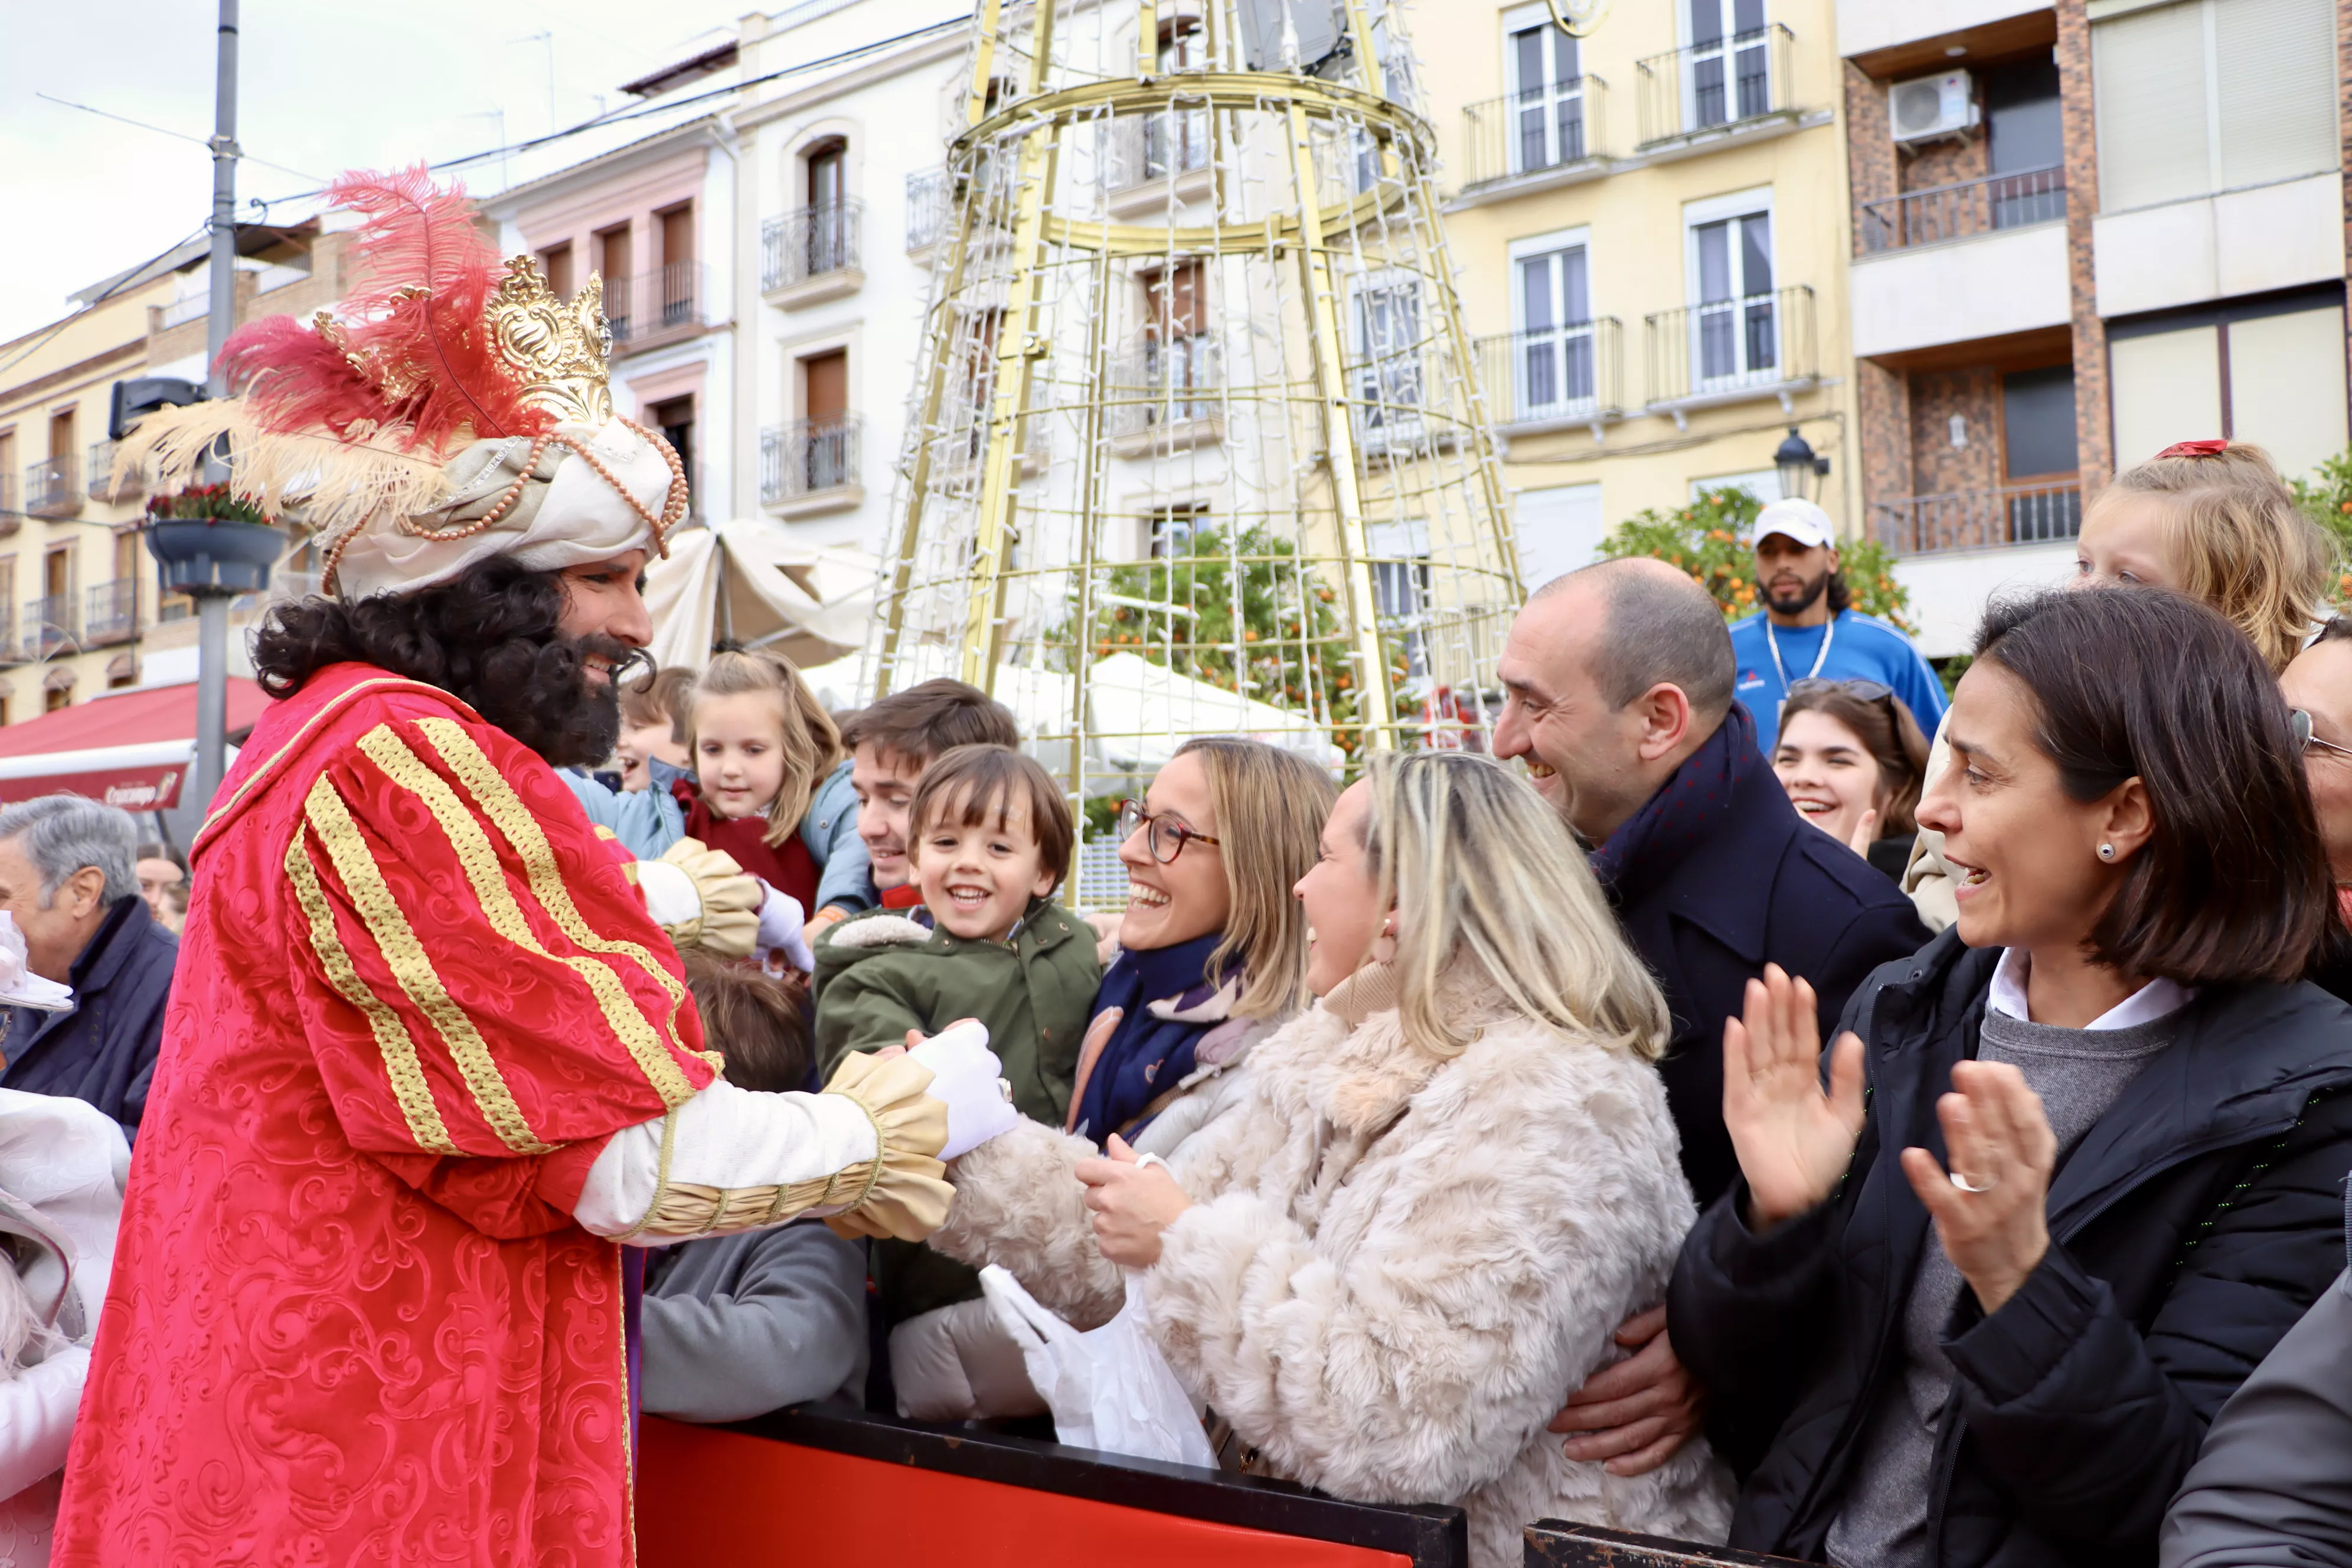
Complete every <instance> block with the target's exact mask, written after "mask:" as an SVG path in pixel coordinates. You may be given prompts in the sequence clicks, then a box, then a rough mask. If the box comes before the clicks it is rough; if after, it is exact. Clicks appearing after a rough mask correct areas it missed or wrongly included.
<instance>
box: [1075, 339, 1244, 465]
mask: <svg viewBox="0 0 2352 1568" xmlns="http://www.w3.org/2000/svg"><path fill="white" fill-rule="evenodd" d="M1222 369H1223V362H1222V360H1221V359H1220V357H1219V355H1218V353H1217V344H1216V340H1215V339H1213V338H1212V337H1211V336H1209V334H1207V333H1206V332H1196V333H1192V334H1188V335H1186V336H1183V337H1171V338H1168V339H1166V340H1164V341H1163V340H1161V339H1159V338H1156V337H1155V338H1147V339H1145V340H1144V342H1143V343H1142V346H1140V347H1139V348H1137V349H1135V350H1133V351H1132V352H1130V353H1126V354H1122V355H1119V356H1118V357H1117V358H1115V359H1113V360H1112V361H1111V363H1110V364H1109V366H1108V370H1107V373H1106V374H1105V375H1104V378H1103V381H1104V395H1105V398H1106V401H1107V402H1108V404H1109V411H1110V445H1111V450H1112V451H1113V452H1114V453H1115V454H1117V455H1118V456H1119V457H1122V458H1143V457H1153V456H1159V455H1162V454H1166V453H1169V452H1179V451H1183V450H1186V449H1187V448H1190V447H1200V446H1206V445H1210V444H1213V443H1214V442H1216V441H1219V440H1221V439H1223V436H1224V405H1223V398H1222V397H1221V396H1220V395H1219V389H1220V388H1221V387H1222V386H1223V381H1224V378H1223V374H1221V373H1222Z"/></svg>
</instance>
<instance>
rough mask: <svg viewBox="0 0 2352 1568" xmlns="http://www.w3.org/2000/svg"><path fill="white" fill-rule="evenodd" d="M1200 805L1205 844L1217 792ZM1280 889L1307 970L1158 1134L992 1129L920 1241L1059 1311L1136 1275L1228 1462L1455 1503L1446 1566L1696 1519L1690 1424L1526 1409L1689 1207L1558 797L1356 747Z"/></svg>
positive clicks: (1607, 1331)
mask: <svg viewBox="0 0 2352 1568" xmlns="http://www.w3.org/2000/svg"><path fill="white" fill-rule="evenodd" d="M1179 760H1180V761H1181V760H1182V759H1179ZM1171 765H1172V764H1171ZM1167 777H1168V773H1167V770H1163V771H1162V772H1161V774H1160V779H1159V780H1155V781H1154V783H1153V787H1152V795H1151V799H1150V803H1149V809H1150V811H1152V812H1153V813H1154V814H1157V813H1160V812H1164V811H1167V810H1170V809H1171V800H1172V799H1174V798H1175V796H1173V795H1171V792H1169V791H1166V790H1163V789H1161V788H1160V784H1161V783H1162V782H1164V781H1166V780H1167ZM1196 804H1205V803H1196ZM1194 826H1201V825H1198V824H1195V825H1194ZM1216 826H1217V828H1218V830H1219V831H1218V832H1217V833H1216V834H1215V835H1214V836H1215V837H1220V838H1223V839H1224V840H1225V842H1224V843H1223V845H1222V846H1220V847H1221V848H1222V849H1223V850H1224V851H1225V852H1226V853H1227V854H1229V855H1230V854H1231V853H1233V852H1234V849H1235V845H1234V838H1233V834H1232V829H1233V827H1234V817H1233V815H1232V813H1230V812H1227V813H1226V814H1224V815H1223V816H1221V817H1219V818H1218V819H1217V822H1216ZM1200 847H1201V846H1200V845H1199V844H1198V843H1197V842H1190V843H1188V844H1187V845H1186V847H1184V850H1183V853H1182V855H1181V857H1179V858H1177V859H1175V860H1174V861H1172V862H1170V863H1169V864H1171V865H1181V864H1183V863H1185V862H1188V861H1190V860H1191V859H1192V855H1193V853H1194V852H1195V850H1197V849H1198V848H1200ZM1129 864H1130V866H1132V865H1133V862H1132V861H1130V862H1129ZM1153 864H1154V866H1160V862H1159V861H1158V860H1156V859H1155V860H1154V862H1153ZM1146 875H1149V876H1152V877H1154V879H1155V880H1158V879H1160V878H1159V873H1158V872H1147V873H1146ZM1173 901H1174V900H1171V905H1172V903H1173ZM1296 902H1297V910H1298V911H1299V914H1298V915H1297V919H1298V920H1299V921H1300V924H1301V925H1302V926H1304V925H1307V924H1309V923H1311V926H1312V929H1313V938H1312V942H1311V946H1310V947H1309V949H1308V952H1307V963H1306V966H1305V968H1304V971H1303V973H1302V974H1301V978H1302V979H1303V981H1304V983H1305V984H1306V985H1307V988H1308V989H1309V990H1311V991H1312V992H1314V994H1316V995H1317V997H1318V998H1319V1000H1318V1002H1317V1003H1316V1004H1315V1005H1313V1006H1312V1007H1310V1008H1309V1009H1307V1011H1306V1012H1304V1013H1302V1014H1300V1015H1299V1016H1297V1017H1295V1018H1293V1019H1292V1020H1291V1021H1290V1022H1289V1023H1288V1024H1286V1026H1283V1027H1282V1028H1280V1029H1278V1030H1276V1032H1275V1033H1273V1034H1272V1035H1270V1036H1268V1037H1266V1038H1265V1039H1264V1040H1263V1041H1261V1042H1260V1043H1259V1044H1258V1045H1257V1046H1256V1047H1255V1048H1254V1049H1253V1051H1252V1052H1251V1055H1250V1065H1249V1073H1248V1079H1247V1084H1246V1088H1245V1089H1244V1092H1243V1094H1242V1096H1241V1097H1240V1100H1239V1102H1238V1103H1237V1104H1235V1105H1234V1106H1233V1107H1232V1108H1231V1109H1230V1110H1227V1111H1226V1112H1225V1113H1224V1114H1223V1115H1222V1116H1220V1117H1219V1118H1217V1119H1216V1120H1215V1121H1213V1122H1212V1123H1210V1124H1209V1125H1208V1126H1207V1127H1205V1128H1203V1129H1202V1130H1201V1131H1196V1132H1194V1133H1192V1135H1191V1136H1190V1137H1188V1138H1186V1139H1184V1140H1183V1141H1182V1142H1181V1144H1179V1145H1178V1146H1176V1147H1175V1148H1174V1149H1173V1150H1172V1151H1171V1152H1170V1153H1169V1154H1168V1156H1167V1157H1166V1158H1165V1159H1164V1160H1155V1159H1152V1158H1150V1156H1149V1155H1144V1156H1141V1157H1139V1155H1138V1153H1137V1152H1136V1150H1135V1149H1134V1148H1131V1147H1129V1144H1128V1143H1127V1142H1126V1141H1125V1140H1124V1139H1122V1138H1121V1137H1119V1136H1118V1133H1117V1132H1116V1131H1112V1132H1110V1133H1109V1135H1108V1140H1107V1146H1106V1148H1105V1150H1104V1156H1107V1157H1098V1156H1097V1154H1096V1150H1095V1146H1094V1145H1093V1144H1092V1143H1091V1142H1087V1141H1085V1140H1081V1139H1077V1138H1072V1137H1067V1136H1063V1137H1058V1138H1051V1137H1045V1136H1040V1135H1038V1134H1042V1131H1043V1130H1042V1129H1040V1130H1036V1132H1035V1133H1032V1132H1031V1131H1030V1130H1029V1129H1018V1130H1015V1131H1013V1132H1008V1133H1006V1134H1004V1135H1003V1136H1002V1137H1000V1138H997V1139H995V1140H994V1141H993V1142H990V1143H987V1144H985V1145H983V1146H982V1147H981V1148H978V1149H975V1150H973V1151H972V1152H971V1153H969V1154H967V1155H965V1156H964V1157H963V1158H962V1159H961V1160H959V1161H958V1162H957V1163H956V1164H955V1167H954V1172H953V1177H952V1179H953V1181H954V1183H955V1186H956V1202H955V1209H954V1212H953V1214H952V1215H950V1217H949V1221H948V1224H947V1226H945V1227H944V1228H943V1229H941V1230H940V1232H939V1233H938V1235H937V1236H935V1237H933V1244H934V1245H935V1246H938V1247H940V1248H941V1249H942V1250H943V1251H946V1252H948V1253H949V1254H950V1256H952V1257H957V1258H962V1259H963V1260H964V1261H966V1262H968V1263H974V1264H988V1263H994V1264H999V1265H1002V1266H1003V1267H1004V1268H1007V1269H1009V1270H1011V1271H1012V1273H1013V1275H1014V1277H1015V1278H1017V1279H1020V1281H1021V1282H1022V1283H1023V1284H1024V1286H1026V1287H1027V1288H1028V1289H1029V1290H1030V1291H1031V1293H1032V1294H1034V1296H1035V1297H1036V1298H1037V1299H1038V1300H1040V1301H1042V1302H1044V1303H1045V1305H1047V1306H1049V1307H1051V1308H1053V1309H1054V1310H1056V1311H1059V1312H1061V1313H1063V1314H1065V1315H1066V1317H1067V1318H1068V1319H1069V1320H1070V1321H1072V1322H1074V1323H1076V1324H1078V1325H1079V1326H1080V1327H1091V1326H1093V1325H1095V1324H1097V1323H1100V1322H1102V1321H1106V1320H1107V1319H1108V1318H1109V1317H1110V1316H1111V1315H1112V1313H1113V1312H1114V1311H1116V1310H1118V1307H1119V1306H1120V1304H1121V1302H1122V1301H1123V1300H1124V1295H1125V1279H1126V1276H1127V1275H1128V1274H1129V1272H1130V1271H1135V1272H1139V1274H1140V1277H1141V1283H1142V1285H1143V1288H1144V1293H1145V1296H1146V1298H1147V1300H1148V1301H1149V1306H1150V1333H1151V1337H1152V1339H1153V1341H1154V1342H1155V1343H1157V1344H1158V1345H1159V1347H1160V1350H1161V1351H1162V1352H1163V1353H1164V1354H1165V1355H1166V1356H1167V1358H1168V1363H1169V1366H1170V1368H1171V1370H1172V1371H1173V1372H1174V1373H1175V1374H1176V1376H1177V1379H1178V1380H1179V1381H1180V1382H1181V1384H1183V1385H1184V1387H1185V1389H1186V1390H1187V1392H1189V1393H1190V1394H1192V1396H1193V1397H1194V1399H1195V1400H1197V1401H1199V1402H1201V1403H1202V1404H1205V1405H1207V1406H1208V1408H1209V1410H1210V1412H1211V1413H1212V1419H1211V1420H1210V1422H1209V1433H1210V1438H1211V1441H1212V1442H1213V1444H1214V1445H1215V1446H1216V1447H1218V1448H1219V1450H1220V1453H1221V1456H1222V1457H1223V1458H1224V1459H1225V1460H1226V1461H1227V1462H1228V1463H1229V1464H1232V1465H1234V1466H1236V1467H1238V1468H1242V1469H1244V1470H1246V1471H1248V1472H1249V1473H1252V1474H1256V1475H1265V1476H1272V1477H1276V1478H1279V1479H1289V1480H1296V1481H1299V1482H1302V1483H1304V1484H1306V1485H1308V1486H1312V1487H1317V1488H1320V1489H1323V1490H1325V1491H1327V1492H1329V1493H1331V1494H1333V1495H1334V1496H1338V1497H1342V1498H1348V1499H1351V1500H1357V1501H1363V1502H1390V1503H1404V1502H1459V1503H1460V1504H1461V1505H1462V1507H1463V1508H1464V1509H1465V1511H1467V1513H1468V1514H1469V1516H1470V1562H1471V1563H1472V1564H1473V1568H1507V1565H1516V1564H1517V1563H1518V1561H1519V1558H1520V1555H1521V1533H1522V1531H1523V1530H1524V1528H1525V1527H1526V1526H1527V1525H1528V1523H1530V1522H1532V1521H1535V1520H1538V1519H1542V1518H1568V1519H1579V1520H1589V1521H1594V1522H1597V1523H1603V1524H1608V1525H1612V1526H1614V1527H1616V1528H1618V1529H1621V1530H1634V1531H1648V1532H1651V1533H1654V1534H1661V1535H1670V1536H1676V1537H1680V1538H1681V1539H1684V1540H1709V1541H1711V1540H1719V1539H1720V1538H1721V1536H1722V1533H1723V1530H1724V1526H1725V1523H1726V1521H1727V1516H1728V1508H1729V1500H1730V1484H1729V1478H1728V1476H1727V1474H1726V1473H1725V1472H1724V1470H1723V1468H1722V1467H1721V1466H1720V1465H1719V1464H1718V1463H1717V1461H1716V1460H1715V1458H1714V1457H1713V1456H1712V1454H1711V1453H1710V1452H1709V1451H1708V1449H1707V1447H1706V1444H1705V1443H1704V1442H1703V1441H1693V1442H1692V1443H1689V1444H1687V1445H1685V1446H1684V1447H1681V1448H1680V1449H1679V1451H1677V1452H1676V1453H1675V1455H1674V1456H1673V1457H1672V1458H1668V1459H1667V1460H1665V1461H1664V1463H1663V1464H1661V1465H1659V1466H1657V1467H1656V1468H1653V1469H1650V1470H1648V1471H1647V1472H1645V1473H1643V1474H1642V1475H1638V1476H1621V1475H1615V1474H1612V1473H1611V1472H1610V1470H1609V1468H1607V1467H1606V1466H1605V1465H1603V1464H1601V1462H1599V1461H1595V1460H1575V1459H1570V1458H1568V1457H1567V1455H1566V1454H1565V1453H1564V1452H1563V1451H1562V1448H1561V1446H1560V1444H1559V1440H1558V1439H1557V1438H1554V1437H1552V1436H1550V1435H1549V1433H1547V1432H1546V1430H1545V1425H1546V1423H1547V1422H1548V1421H1549V1419H1550V1418H1551V1416H1552V1415H1553V1413H1554V1412H1555V1411H1556V1410H1557V1409H1558V1408H1559V1391H1560V1390H1561V1389H1562V1388H1574V1387H1577V1386H1578V1385H1579V1384H1582V1383H1583V1382H1584V1381H1585V1379H1586V1378H1587V1377H1588V1376H1590V1374H1591V1373H1592V1372H1593V1371H1595V1370H1596V1369H1597V1368H1599V1367H1600V1366H1601V1365H1603V1364H1604V1363H1611V1362H1614V1361H1616V1360H1617V1359H1619V1356H1620V1355H1621V1353H1622V1352H1620V1351H1619V1350H1618V1349H1617V1347H1616V1346H1615V1345H1614V1344H1613V1343H1612V1334H1613V1333H1614V1331H1615V1330H1616V1329H1617V1326H1618V1325H1619V1324H1620V1323H1622V1322H1623V1321H1625V1320H1626V1319H1627V1318H1628V1317H1630V1316H1632V1315H1633V1313H1634V1312H1636V1311H1640V1310H1644V1309H1645V1308H1647V1307H1648V1306H1649V1305H1650V1304H1651V1303H1653V1302H1654V1301H1655V1300H1657V1293H1658V1291H1659V1290H1660V1289H1661V1288H1662V1287H1663V1285H1664V1280H1665V1277H1666V1274H1667V1272H1668V1270H1669V1269H1670V1268H1672V1267H1673V1260H1674V1255H1675V1247H1676V1245H1677V1243H1678V1241H1679V1240H1680V1237H1681V1236H1682V1234H1683V1232H1684V1231H1685V1229H1686V1228H1687V1227H1688V1226H1689V1224H1690V1219H1691V1214H1692V1204H1691V1196H1690V1185H1689V1183H1688V1182H1687V1181H1686V1180H1685V1177H1684V1175H1683V1173H1682V1166H1681V1161H1680V1158H1679V1154H1678V1151H1677V1139H1676V1136H1675V1123H1674V1120H1673V1117H1672V1116H1671V1114H1670V1113H1669V1112H1668V1110H1667V1109H1666V1098H1665V1089H1664V1085H1663V1084H1662V1083H1661V1081H1660V1080H1659V1078H1658V1074H1657V1071H1656V1068H1654V1066H1653V1063H1654V1061H1655V1059H1656V1058H1657V1056H1658V1054H1659V1052H1661V1051H1662V1050H1663V1049H1664V1046H1665V1043H1666V1041H1667V1039H1668V1037H1669V1034H1668V1031H1669V1019H1668V1017H1667V1014H1666V1006H1665V1003H1664V999H1663V998H1662V997H1661V996H1660V994H1659V992H1658V988H1657V984H1656V983H1655V982H1654V981H1653V980H1652V979H1651V978H1650V975H1649V973H1648V971H1647V970H1645V969H1644V968H1643V965H1642V962H1641V959H1640V958H1639V957H1638V956H1637V955H1636V954H1635V953H1634V952H1633V949H1632V948H1631V947H1629V946H1628V945H1627V944H1626V942H1625V939H1624V937H1623V935H1622V933H1621V932H1620V931H1619V929H1618V926H1617V921H1616V918H1615V916H1614V915H1612V913H1611V912H1610V909H1609V905H1608V903H1607V900H1605V898H1604V897H1603V895H1602V893H1601V887H1600V884H1599V882H1598V881H1597V880H1596V879H1595V878H1594V876H1593V873H1592V869H1591V866H1590V865H1589V864H1588V863H1587V859H1586V857H1585V856H1584V855H1583V854H1582V853H1581V852H1580V850H1579V848H1578V847H1577V846H1576V844H1575V842H1574V840H1573V839H1571V838H1570V836H1569V832H1568V829H1567V827H1566V826H1565V825H1564V824H1563V823H1562V822H1561V821H1560V818H1559V813H1558V811H1557V810H1556V809H1555V808H1553V807H1552V806H1550V805H1547V804H1546V803H1545V802H1544V800H1543V798H1542V797H1541V796H1539V795H1537V794H1536V792H1535V791H1534V790H1533V789H1532V788H1531V787H1529V785H1528V784H1527V783H1526V782H1525V781H1523V780H1521V779H1520V778H1518V777H1517V776H1516V775H1514V774H1513V773H1508V772H1507V771H1505V770H1504V769H1503V768H1502V767H1501V766H1499V765H1497V764H1496V763H1494V762H1493V761H1492V760H1490V759H1488V758H1486V757H1483V756H1477V755H1474V754H1471V753H1467V752H1412V753H1406V754H1398V753H1394V752H1379V753H1375V754H1374V755H1373V756H1372V757H1371V758H1370V761H1369V763H1368V764H1367V767H1366V771H1365V776H1364V778H1363V779H1362V780H1360V781H1359V782H1358V783H1356V784H1352V785H1350V786H1349V789H1348V790H1347V792H1346V793H1345V794H1343V795H1340V796H1339V804H1338V805H1337V806H1336V807H1335V808H1334V809H1333V810H1332V812H1331V815H1330V820H1329V821H1328V823H1327V824H1326V825H1325V826H1324V827H1323V830H1322V834H1321V840H1320V844H1319V846H1318V853H1317V855H1316V857H1315V858H1314V859H1313V861H1312V863H1311V864H1310V865H1309V866H1308V867H1307V868H1306V870H1305V872H1304V874H1303V875H1302V876H1300V877H1299V878H1298V879H1297V890H1296ZM1294 929H1295V928H1294ZM1097 1070H1098V1071H1099V1070H1100V1068H1099V1067H1098V1068H1097ZM1166 1114H1168V1113H1164V1112H1163V1113H1162V1115H1163V1118H1164V1116H1165V1115H1166ZM1160 1125H1161V1122H1160V1121H1149V1122H1146V1123H1145V1124H1144V1125H1143V1126H1142V1127H1141V1129H1140V1130H1139V1140H1141V1141H1142V1142H1150V1141H1151V1140H1152V1137H1153V1134H1154V1132H1155V1131H1157V1130H1158V1129H1159V1128H1160Z"/></svg>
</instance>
